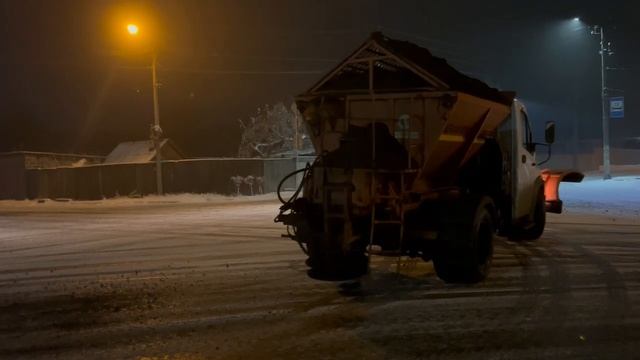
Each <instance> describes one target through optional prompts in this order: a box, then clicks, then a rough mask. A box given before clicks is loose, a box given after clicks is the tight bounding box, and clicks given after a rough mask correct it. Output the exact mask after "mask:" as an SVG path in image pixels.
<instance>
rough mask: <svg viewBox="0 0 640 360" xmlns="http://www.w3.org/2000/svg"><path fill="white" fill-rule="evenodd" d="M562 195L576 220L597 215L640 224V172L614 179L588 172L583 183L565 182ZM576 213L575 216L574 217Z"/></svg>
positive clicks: (588, 218) (569, 211)
mask: <svg viewBox="0 0 640 360" xmlns="http://www.w3.org/2000/svg"><path fill="white" fill-rule="evenodd" d="M560 198H561V199H562V201H563V202H564V209H565V212H564V214H562V215H561V216H565V215H570V218H571V219H572V221H573V220H578V221H579V222H588V221H591V220H593V219H594V218H596V217H597V218H598V219H600V220H602V219H605V220H609V221H611V222H620V221H623V222H632V223H640V175H631V174H624V175H622V176H616V177H614V178H613V179H611V180H602V177H600V176H598V175H589V176H587V177H585V179H584V180H583V181H582V182H581V183H562V184H561V185H560ZM573 215H576V216H573Z"/></svg>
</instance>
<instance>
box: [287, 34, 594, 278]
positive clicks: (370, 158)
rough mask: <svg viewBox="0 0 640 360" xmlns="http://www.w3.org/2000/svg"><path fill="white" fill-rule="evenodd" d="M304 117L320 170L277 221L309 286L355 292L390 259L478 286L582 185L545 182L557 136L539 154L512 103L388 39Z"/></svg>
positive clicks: (345, 72)
mask: <svg viewBox="0 0 640 360" xmlns="http://www.w3.org/2000/svg"><path fill="white" fill-rule="evenodd" d="M296 103H297V106H298V108H299V109H300V111H301V112H302V114H303V117H304V121H305V125H306V127H307V130H308V132H309V134H310V136H311V138H312V141H313V145H314V148H315V150H316V154H317V159H316V161H315V162H314V163H313V164H309V165H308V166H307V167H306V168H305V169H300V170H298V171H296V172H294V173H293V174H291V175H290V176H293V175H296V174H299V173H302V174H303V175H302V181H301V184H300V187H299V188H298V189H297V191H296V192H295V193H294V194H293V196H291V197H290V198H289V199H282V198H281V200H282V201H283V205H282V207H281V209H280V214H279V215H278V216H277V217H276V219H275V220H276V221H277V222H283V223H284V224H285V225H287V234H286V235H285V236H287V237H290V238H292V239H293V240H295V241H297V242H298V243H299V245H300V247H301V248H302V249H303V251H305V253H307V255H308V260H307V265H308V266H309V271H308V274H309V276H311V277H312V278H315V279H321V280H333V281H341V280H349V279H354V278H358V277H360V276H362V275H365V274H366V273H367V272H368V269H369V260H370V257H371V256H372V255H387V256H398V257H402V256H411V257H421V258H423V259H424V260H426V261H433V264H434V268H435V271H436V273H437V275H438V276H439V277H440V278H441V279H443V280H444V281H447V282H457V283H473V282H478V281H481V280H482V279H484V278H485V277H486V276H487V274H488V271H489V268H490V265H491V259H492V255H493V240H494V237H495V235H496V234H500V235H503V236H507V237H509V238H510V239H512V240H534V239H537V238H539V237H540V236H541V235H542V233H543V231H544V227H545V222H546V212H547V211H554V212H561V211H562V202H561V201H560V199H559V196H558V186H559V183H560V182H562V181H581V180H582V175H581V174H579V173H575V172H564V171H548V170H547V171H541V170H539V168H538V167H537V165H539V164H537V163H536V148H539V147H542V146H546V147H547V149H548V156H550V155H551V148H550V146H551V143H552V142H553V140H554V137H555V125H554V124H553V123H551V122H549V123H547V126H546V131H545V139H546V143H544V144H541V143H535V142H534V141H533V134H532V132H531V126H530V123H529V119H528V115H527V110H526V108H525V106H524V104H522V103H521V102H520V101H518V100H517V99H516V98H515V94H514V93H508V92H500V91H498V90H496V89H493V88H490V87H489V86H487V85H486V84H484V83H482V82H480V81H479V80H475V79H472V78H469V77H467V76H465V75H463V74H461V73H459V72H458V71H456V70H455V69H453V68H452V67H450V66H449V65H448V64H447V63H446V61H444V60H443V59H440V58H437V57H434V56H433V55H431V53H430V52H429V51H428V50H426V49H424V48H421V47H418V46H416V45H414V44H411V43H408V42H404V41H399V40H393V39H389V38H387V37H385V36H384V35H382V34H380V33H374V34H372V35H371V37H370V38H369V39H368V40H367V41H365V43H364V44H363V45H362V46H361V47H359V48H358V49H357V50H356V51H355V52H354V53H353V54H351V55H350V56H349V57H348V58H347V59H346V60H345V61H343V62H342V63H341V64H340V65H338V66H337V67H336V68H335V69H334V70H333V71H331V72H330V73H329V74H327V75H326V76H325V77H323V78H322V79H321V80H320V81H319V82H318V83H316V84H315V85H314V86H313V87H312V88H311V89H309V90H308V91H307V92H306V93H304V94H302V95H300V96H298V97H297V98H296ZM547 160H548V157H547ZM545 161H546V160H545ZM284 180H286V178H285V179H283V182H284Z"/></svg>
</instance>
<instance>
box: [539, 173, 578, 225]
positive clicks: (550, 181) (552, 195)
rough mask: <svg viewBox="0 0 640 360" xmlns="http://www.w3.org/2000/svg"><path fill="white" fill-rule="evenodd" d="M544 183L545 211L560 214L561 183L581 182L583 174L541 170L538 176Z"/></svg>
mask: <svg viewBox="0 0 640 360" xmlns="http://www.w3.org/2000/svg"><path fill="white" fill-rule="evenodd" d="M540 176H541V177H542V180H543V181H544V198H545V209H546V211H547V212H550V213H554V214H561V213H562V200H561V199H560V183H561V182H572V183H579V182H582V179H583V178H584V174H583V173H581V172H577V171H565V170H550V169H545V170H542V173H541V174H540Z"/></svg>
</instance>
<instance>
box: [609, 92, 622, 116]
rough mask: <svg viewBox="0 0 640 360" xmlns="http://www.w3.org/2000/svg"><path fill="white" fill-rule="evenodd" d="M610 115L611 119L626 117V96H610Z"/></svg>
mask: <svg viewBox="0 0 640 360" xmlns="http://www.w3.org/2000/svg"><path fill="white" fill-rule="evenodd" d="M609 117H610V118H611V119H622V118H624V97H622V96H619V97H612V98H609Z"/></svg>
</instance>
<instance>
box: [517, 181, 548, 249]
mask: <svg viewBox="0 0 640 360" xmlns="http://www.w3.org/2000/svg"><path fill="white" fill-rule="evenodd" d="M546 223H547V211H546V209H545V199H544V189H543V188H540V189H539V190H538V193H537V195H536V207H535V209H534V212H533V223H531V224H530V225H529V226H528V227H526V228H522V227H521V228H515V229H514V230H513V232H512V233H511V235H510V236H509V240H512V241H523V240H525V241H533V240H537V239H539V238H540V237H541V236H542V233H543V232H544V227H545V226H546Z"/></svg>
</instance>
